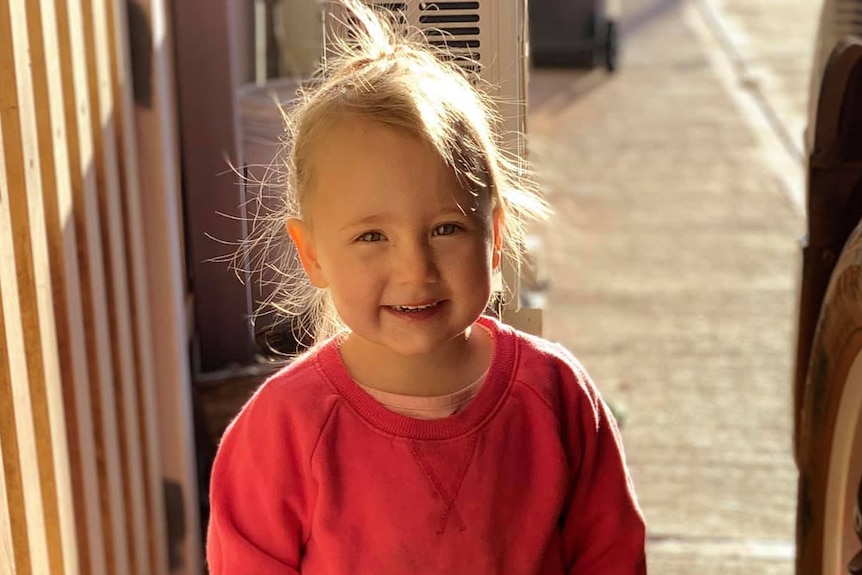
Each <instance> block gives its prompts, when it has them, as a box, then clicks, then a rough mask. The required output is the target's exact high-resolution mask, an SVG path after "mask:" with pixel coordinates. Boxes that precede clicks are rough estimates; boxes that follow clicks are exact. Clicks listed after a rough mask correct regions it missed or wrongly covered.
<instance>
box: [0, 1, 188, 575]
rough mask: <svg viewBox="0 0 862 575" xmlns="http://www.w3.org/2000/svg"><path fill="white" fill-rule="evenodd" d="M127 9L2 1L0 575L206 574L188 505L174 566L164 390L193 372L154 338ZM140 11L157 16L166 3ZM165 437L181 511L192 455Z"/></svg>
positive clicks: (148, 209)
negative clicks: (175, 464)
mask: <svg viewBox="0 0 862 575" xmlns="http://www.w3.org/2000/svg"><path fill="white" fill-rule="evenodd" d="M126 10H127V3H126V0H63V1H62V2H56V1H55V0H0V460H2V468H0V573H2V574H3V575H6V574H10V575H12V574H15V575H17V574H22V575H24V574H33V575H43V574H50V575H78V574H82V575H89V574H99V575H101V574H110V575H160V574H167V573H188V574H192V573H195V574H197V573H200V569H201V567H200V560H199V557H198V556H199V552H200V544H199V542H198V540H199V532H198V530H197V529H196V528H194V522H195V521H196V519H197V517H196V515H195V514H194V513H186V516H185V521H186V522H187V523H190V524H191V527H190V528H187V529H186V536H187V537H186V542H185V543H184V547H183V549H184V555H185V558H184V560H183V561H180V562H177V561H173V562H171V561H169V545H168V536H167V533H168V529H167V525H166V520H165V515H166V512H165V497H164V487H163V480H164V479H165V477H167V478H170V476H171V470H170V469H166V467H171V464H167V465H166V464H164V463H163V461H162V460H163V456H162V455H161V453H162V452H161V451H160V443H161V442H164V436H165V433H166V432H165V430H164V429H163V427H164V424H165V422H164V421H160V418H159V415H160V414H159V412H160V411H161V410H162V406H161V405H160V401H163V400H164V398H165V397H166V396H170V395H171V394H172V393H173V394H174V396H178V397H181V398H182V397H185V394H187V393H188V391H187V390H182V389H180V387H181V385H180V384H182V383H183V382H184V381H187V378H188V375H187V374H184V373H183V370H184V369H185V368H186V366H185V365H184V364H183V363H182V362H181V361H173V362H171V361H168V362H167V368H165V365H166V362H165V361H164V360H163V357H168V358H171V357H173V356H175V355H176V353H175V350H168V351H167V352H163V351H162V350H160V348H159V345H158V344H156V343H154V337H153V333H152V322H151V319H150V318H151V317H152V314H153V312H154V309H159V308H158V307H157V306H154V304H153V302H152V299H153V296H152V294H150V293H149V282H148V278H149V277H150V276H153V275H154V274H155V276H158V270H156V269H154V265H155V264H154V263H153V261H154V260H153V258H147V256H146V255H145V253H144V250H143V248H142V246H144V245H145V242H146V240H147V239H148V236H147V233H146V229H145V228H146V225H147V222H146V218H145V217H144V216H143V215H142V214H147V213H149V214H154V213H155V214H158V213H159V212H158V206H156V207H153V206H152V205H147V202H148V200H147V198H144V197H143V196H142V194H141V192H140V190H141V182H140V175H141V174H140V173H141V171H143V169H144V168H145V167H142V168H141V169H139V167H138V162H139V161H140V160H139V156H140V154H139V150H138V140H139V139H140V138H141V137H142V136H141V134H140V133H139V131H138V129H137V127H136V125H135V119H136V111H135V108H134V103H133V100H132V91H131V86H130V81H131V80H130V72H129V70H130V53H129V40H128V33H127V29H128V25H127V13H126ZM148 10H150V14H151V15H155V13H154V12H153V11H154V10H158V11H161V12H159V13H158V14H157V15H158V16H159V17H160V18H162V19H164V17H165V14H164V5H163V4H161V3H157V2H151V3H150V4H149V5H148ZM156 48H158V46H156ZM161 58H162V59H163V60H164V59H165V58H167V56H165V55H164V54H163V55H162V56H161ZM161 117H162V119H163V121H164V122H167V123H170V122H171V121H173V120H172V118H171V117H170V114H162V115H161ZM161 129H163V130H167V131H170V130H171V129H172V128H171V127H170V126H169V125H168V127H167V128H165V127H164V126H162V128H161ZM150 131H152V128H150ZM151 156H152V154H151ZM154 161H155V162H158V163H163V162H161V161H160V160H154ZM168 161H174V162H176V161H177V160H176V158H173V160H171V159H170V158H169V159H168ZM151 183H152V182H151ZM168 188H170V186H168ZM168 191H169V192H170V193H176V189H175V188H170V189H169V190H168ZM153 197H154V198H156V199H161V200H164V198H165V197H166V196H165V195H164V194H162V195H159V194H153ZM152 201H154V200H150V203H151V204H152ZM173 202H174V204H175V205H174V206H173V209H175V208H176V204H177V201H176V198H173ZM163 203H164V202H163ZM167 203H168V204H169V203H170V198H169V201H168V202H167ZM171 249H174V250H179V248H178V247H176V246H174V247H173V248H171ZM176 272H177V270H175V269H172V270H169V273H172V274H173V276H176V275H178V274H177V273H176ZM172 282H173V283H172V284H171V285H176V284H182V283H183V282H182V278H177V277H172ZM180 323H182V322H180ZM162 336H163V339H164V340H166V341H168V340H169V341H180V342H181V341H182V339H183V334H182V333H173V334H171V337H167V338H165V337H164V334H162ZM180 345H181V344H180ZM174 347H176V346H174ZM172 354H173V355H172ZM154 366H161V367H160V368H159V369H160V370H161V371H160V372H159V373H160V375H161V376H162V377H161V379H160V380H159V381H158V382H157V368H156V367H154ZM166 369H167V370H168V371H170V370H173V372H175V373H176V374H177V375H176V377H168V378H165V377H164V373H165V370H166ZM166 386H173V387H166ZM179 404H180V405H181V406H182V405H183V402H182V401H180V402H179ZM185 407H187V406H185ZM171 408H172V406H169V407H168V409H167V410H165V411H167V412H169V413H170V410H171ZM175 411H176V410H175ZM187 411H188V410H187ZM172 417H173V419H171V418H172ZM177 418H179V420H180V421H183V416H182V414H180V415H179V416H178V415H177V413H173V414H172V415H168V416H167V420H168V423H169V424H171V423H172V422H174V427H176V426H177V425H176V423H175V421H176V420H177ZM186 419H189V420H190V418H186ZM180 427H181V428H182V429H180V434H183V433H186V434H187V432H188V429H189V427H190V422H188V421H185V422H184V423H182V425H180ZM168 433H170V432H168ZM178 443H179V444H180V445H181V446H185V447H186V449H185V451H182V450H181V451H180V457H181V458H182V457H185V459H186V460H187V461H186V462H185V464H184V465H185V467H182V466H180V467H182V469H181V471H180V472H179V474H180V475H182V477H180V478H179V479H177V480H176V482H179V483H180V484H182V485H183V487H184V488H185V492H186V493H185V495H186V498H187V500H188V501H189V502H188V503H187V504H186V506H185V507H186V511H188V509H190V508H191V509H193V508H194V505H195V504H196V499H197V494H196V493H195V491H196V485H194V484H193V481H192V480H190V477H193V473H192V474H189V473H188V468H189V467H193V463H192V464H188V461H192V462H193V457H192V455H191V454H190V453H189V449H188V445H189V443H188V442H185V443H184V442H183V441H179V442H178ZM172 449H173V450H174V451H172V452H171V455H172V457H173V458H174V459H176V457H177V455H176V448H175V447H172ZM171 563H173V566H174V568H173V570H171V567H170V566H169V564H171Z"/></svg>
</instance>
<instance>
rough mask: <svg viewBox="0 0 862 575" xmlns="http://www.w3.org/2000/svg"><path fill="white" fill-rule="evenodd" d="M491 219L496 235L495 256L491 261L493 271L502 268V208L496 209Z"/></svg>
mask: <svg viewBox="0 0 862 575" xmlns="http://www.w3.org/2000/svg"><path fill="white" fill-rule="evenodd" d="M491 219H492V220H493V233H494V238H493V239H494V255H493V257H492V259H491V269H497V268H499V267H500V260H501V259H502V255H501V252H502V251H503V210H502V209H501V208H500V207H496V208H494V213H493V214H492V215H491Z"/></svg>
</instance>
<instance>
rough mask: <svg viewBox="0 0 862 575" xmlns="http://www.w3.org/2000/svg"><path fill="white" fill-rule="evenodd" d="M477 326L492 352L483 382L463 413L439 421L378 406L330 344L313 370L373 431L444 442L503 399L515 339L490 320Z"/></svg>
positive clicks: (466, 429) (475, 424)
mask: <svg viewBox="0 0 862 575" xmlns="http://www.w3.org/2000/svg"><path fill="white" fill-rule="evenodd" d="M477 323H478V324H479V326H481V327H484V328H485V329H487V330H488V331H489V332H490V333H491V337H492V338H493V340H494V352H493V354H492V356H491V364H490V366H489V368H488V374H487V378H486V380H485V382H484V384H483V385H482V387H481V388H480V389H479V392H478V393H477V394H476V397H474V398H473V400H472V401H471V402H470V403H468V404H467V406H466V407H464V409H462V410H460V411H458V412H456V413H454V414H453V415H451V416H449V417H445V418H442V419H430V420H429V419H416V418H412V417H408V416H406V415H401V414H398V413H395V412H393V411H391V410H389V409H388V408H387V407H385V406H384V405H382V404H381V403H380V402H378V401H377V400H376V399H374V398H373V397H372V396H371V395H369V394H368V393H367V392H366V391H365V390H363V389H362V388H361V387H360V386H359V384H358V383H356V381H354V380H353V378H352V377H351V375H350V373H349V372H348V371H347V367H346V366H345V365H344V361H343V360H342V359H341V354H340V352H339V349H338V340H337V339H334V340H331V341H330V342H329V343H328V344H326V345H325V346H324V347H323V348H322V349H321V350H320V353H319V354H318V355H317V356H316V358H315V363H316V365H317V368H318V369H319V370H320V371H321V372H322V373H323V375H324V377H325V378H326V379H327V380H328V381H329V382H330V383H331V384H332V385H333V386H334V387H335V389H336V390H337V391H338V393H339V394H340V395H341V396H342V397H343V398H344V399H345V400H346V401H347V403H348V404H350V406H351V407H352V408H353V409H354V410H355V411H356V412H357V413H358V414H359V415H360V416H361V417H362V418H363V419H365V420H366V421H368V422H369V423H370V424H371V425H373V426H374V427H376V428H378V429H380V430H382V431H385V432H387V433H391V434H393V435H398V436H401V437H407V438H411V439H448V438H453V437H457V436H459V435H463V434H466V433H469V432H471V431H473V430H474V429H476V428H477V427H479V426H480V425H481V424H482V423H484V422H485V421H486V420H487V419H488V417H489V416H490V415H491V414H492V413H493V411H494V410H495V409H496V408H497V406H498V405H499V404H500V402H501V401H502V399H503V397H504V396H505V394H506V392H507V390H508V388H509V385H510V383H511V380H512V377H513V375H514V373H513V371H514V370H513V369H512V368H513V366H514V364H515V354H516V346H515V337H514V336H513V333H512V330H511V328H510V327H509V326H506V325H504V324H502V323H501V322H500V321H499V320H497V319H494V318H492V317H490V316H481V317H480V318H479V319H478V320H477Z"/></svg>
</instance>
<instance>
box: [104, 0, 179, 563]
mask: <svg viewBox="0 0 862 575" xmlns="http://www.w3.org/2000/svg"><path fill="white" fill-rule="evenodd" d="M106 9H107V17H108V35H109V39H110V49H109V50H108V53H109V54H110V56H111V78H112V87H113V94H114V101H115V102H116V104H115V108H116V112H115V114H114V118H115V121H116V132H117V148H118V150H119V151H120V153H119V155H118V157H119V165H118V167H119V172H120V185H121V187H122V192H123V193H122V194H121V195H120V199H121V208H122V212H121V214H119V217H120V218H121V219H122V225H123V226H124V228H125V236H126V239H127V241H126V250H125V254H124V257H125V260H126V261H127V262H128V265H127V275H128V286H129V292H130V294H129V295H130V307H129V312H130V318H129V319H130V325H131V326H133V330H132V333H131V337H132V345H133V351H134V354H133V356H134V360H135V361H134V369H135V382H136V386H135V389H134V390H133V391H134V393H135V395H134V399H135V400H136V406H133V405H132V403H131V400H128V401H129V405H128V406H127V410H128V413H130V414H131V413H132V411H133V409H134V407H137V413H135V414H134V416H135V417H136V418H137V433H138V439H139V441H140V442H141V444H142V448H141V450H140V453H139V455H138V457H139V459H140V462H141V465H140V470H139V471H138V473H139V477H140V480H141V485H140V490H141V493H142V495H143V506H144V508H143V510H142V512H143V514H144V519H145V523H144V524H145V525H147V526H149V529H148V530H147V531H146V533H145V536H146V537H145V540H144V541H143V544H144V545H145V546H146V549H147V551H148V555H147V557H146V560H145V561H143V562H142V563H141V564H140V566H139V569H144V571H143V572H144V573H149V572H151V571H153V570H154V571H162V570H165V569H167V566H168V558H167V549H166V545H167V527H166V525H165V512H164V510H165V499H164V493H163V487H162V477H161V473H160V471H161V465H160V461H159V437H158V426H157V424H156V423H157V421H158V410H157V405H156V380H155V376H154V367H153V362H154V359H155V358H154V353H153V348H152V346H153V342H152V329H151V325H150V311H149V306H150V301H149V294H148V291H147V290H146V289H145V287H146V285H147V270H146V256H145V253H144V248H145V236H144V229H143V225H142V221H141V217H140V216H141V186H140V173H139V170H138V157H137V150H136V146H135V133H136V126H135V116H134V100H133V96H132V93H133V90H132V74H131V54H130V53H129V41H128V40H127V23H128V22H129V19H128V12H127V1H126V0H111V1H109V2H107V3H106ZM129 422H130V426H131V424H132V420H131V419H130V420H129ZM140 544H141V543H139V545H140Z"/></svg>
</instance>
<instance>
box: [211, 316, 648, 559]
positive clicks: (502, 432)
mask: <svg viewBox="0 0 862 575" xmlns="http://www.w3.org/2000/svg"><path fill="white" fill-rule="evenodd" d="M479 321H480V323H482V325H484V326H485V327H487V328H488V329H489V330H490V331H491V333H492V334H493V336H494V340H495V351H494V356H493V359H492V362H491V367H490V370H489V373H488V378H487V380H486V381H485V384H484V385H483V387H482V388H481V390H480V391H479V393H478V395H477V396H476V397H475V399H473V401H472V402H471V403H470V404H469V405H467V406H466V408H464V410H463V411H460V412H458V413H456V414H455V415H453V416H451V417H447V418H445V419H438V420H420V419H412V418H409V417H405V416H402V415H398V414H396V413H393V412H391V411H389V410H387V409H386V408H385V407H383V406H382V405H381V404H379V403H378V402H377V401H375V400H374V399H372V398H371V397H370V396H369V395H368V394H367V393H365V392H364V391H363V390H362V389H361V388H360V387H359V386H357V384H356V383H355V382H354V381H353V380H352V379H351V377H350V375H349V374H348V372H347V370H346V369H345V367H344V364H343V363H342V361H341V357H340V355H339V351H338V347H337V342H336V341H335V340H332V341H330V342H329V343H326V344H324V345H322V346H321V347H319V348H317V349H316V350H315V351H314V352H313V353H310V354H307V355H305V356H303V357H302V358H300V359H298V360H297V361H295V362H294V363H293V364H291V365H290V366H289V367H287V368H286V369H284V370H283V371H281V372H280V373H278V374H277V375H275V376H274V377H273V378H271V379H270V380H269V381H268V382H267V383H266V384H264V385H263V386H262V387H261V389H260V390H259V391H258V392H257V393H256V394H255V395H254V397H253V398H252V399H251V400H250V401H249V402H248V404H247V405H246V406H245V407H244V408H243V410H242V412H241V413H240V415H239V416H238V417H237V418H236V420H235V421H234V422H233V423H232V424H231V426H230V427H229V428H228V430H227V432H226V433H225V435H224V438H223V439H222V443H221V446H220V447H219V452H218V455H217V457H216V461H215V465H214V467H213V475H212V484H211V490H210V498H211V517H210V523H209V532H208V541H207V559H208V562H209V567H210V573H211V574H212V575H245V574H249V575H251V574H254V575H288V574H294V573H302V574H303V575H324V574H325V575H347V574H359V575H385V574H393V575H405V574H408V573H422V574H427V575H430V574H438V573H439V574H446V575H460V574H464V575H490V574H500V575H527V574H531V575H532V574H535V575H560V574H564V573H565V574H569V573H578V574H585V575H586V574H590V575H598V574H608V575H628V574H645V573H646V562H645V558H644V522H643V517H642V516H641V513H640V510H639V508H638V505H637V501H636V499H635V495H634V490H633V487H632V484H631V481H630V479H629V476H628V473H627V470H626V466H625V461H624V457H623V450H622V445H621V443H620V437H619V432H618V430H617V427H616V424H615V423H614V420H613V418H612V416H611V415H610V412H609V411H608V409H607V407H606V406H605V404H604V403H603V401H602V400H601V398H600V397H599V394H598V392H597V391H596V389H595V387H594V386H593V384H592V382H591V381H590V379H589V377H588V376H587V374H586V373H585V371H584V370H583V368H582V367H581V365H580V364H579V363H578V362H577V360H576V359H575V358H574V357H572V355H570V354H569V353H568V352H567V351H566V350H565V349H563V348H562V347H561V346H559V345H557V344H552V343H549V342H547V341H545V340H542V339H540V338H536V337H533V336H529V335H526V334H523V333H520V332H517V331H515V330H513V329H512V328H511V327H508V326H506V325H504V324H501V323H499V322H497V321H495V320H493V319H490V318H486V317H483V318H481V319H480V320H479Z"/></svg>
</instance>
